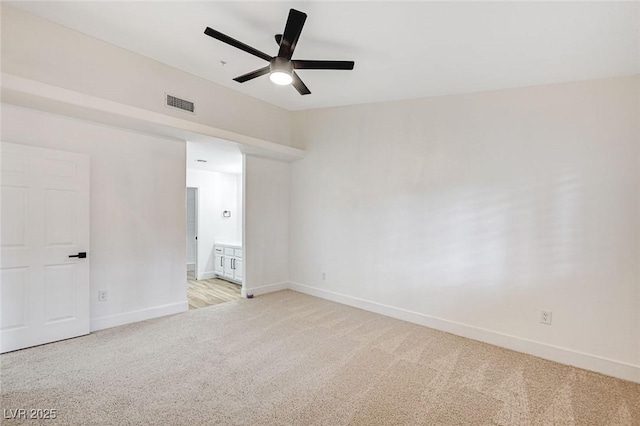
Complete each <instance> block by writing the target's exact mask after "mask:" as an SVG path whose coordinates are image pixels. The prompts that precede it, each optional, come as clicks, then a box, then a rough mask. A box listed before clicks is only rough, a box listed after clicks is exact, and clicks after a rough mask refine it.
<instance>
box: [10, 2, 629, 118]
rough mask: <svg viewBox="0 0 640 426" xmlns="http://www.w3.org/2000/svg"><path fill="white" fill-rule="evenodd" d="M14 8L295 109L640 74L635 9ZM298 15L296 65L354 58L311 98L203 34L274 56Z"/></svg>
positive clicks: (317, 82)
mask: <svg viewBox="0 0 640 426" xmlns="http://www.w3.org/2000/svg"><path fill="white" fill-rule="evenodd" d="M10 4H11V5H13V6H16V7H18V8H20V9H23V10H25V11H27V12H30V13H33V14H36V15H39V16H41V17H44V18H47V19H50V20H52V21H55V22H58V23H60V24H62V25H65V26H67V27H70V28H73V29H75V30H78V31H81V32H83V33H86V34H89V35H92V36H94V37H96V38H99V39H102V40H105V41H107V42H109V43H112V44H114V45H117V46H120V47H123V48H126V49H128V50H131V51H134V52H137V53H139V54H141V55H144V56H148V57H150V58H153V59H156V60H158V61H160V62H163V63H166V64H168V65H171V66H173V67H176V68H179V69H182V70H184V71H187V72H190V73H192V74H195V75H198V76H200V77H203V78H206V79H209V80H211V81H214V82H216V83H219V84H221V85H224V86H227V87H230V88H232V89H235V90H237V91H239V92H242V93H246V94H248V95H250V96H253V97H256V98H259V99H262V100H264V101H266V102H269V103H272V104H275V105H278V106H281V107H283V108H286V109H289V110H300V109H308V108H318V107H329V106H337V105H347V104H357V103H366V102H377V101H386V100H396V99H409V98H420V97H429V96H438V95H447V94H456V93H468V92H476V91H485V90H495V89H504V88H511V87H522V86H531V85H539V84H548V83H556V82H563V81H572V80H584V79H592V78H603V77H611V76H618V75H629V74H635V73H638V72H640V33H639V31H640V30H639V29H640V4H639V3H636V2H627V3H607V2H587V3H575V2H566V3H550V2H549V3H547V2H449V3H443V2H437V3H436V2H397V1H389V2H327V1H321V2H318V1H303V2H271V1H265V2H211V1H209V2H194V1H172V2H153V1H144V2H115V1H107V2H81V1H75V2H56V1H47V2H17V3H15V2H13V3H11V2H10ZM291 7H293V8H296V9H298V10H301V11H303V12H305V13H307V14H308V18H307V22H306V24H305V27H304V30H303V32H302V36H301V38H300V41H299V42H298V46H297V49H296V52H295V54H294V59H336V60H354V61H355V62H356V65H355V70H354V71H314V70H307V71H304V70H303V71H300V72H299V74H300V76H301V78H302V79H303V80H304V81H305V83H306V84H307V86H308V87H309V88H310V89H311V92H312V94H311V95H308V96H300V95H299V94H298V93H297V92H296V91H295V89H293V88H292V87H288V86H287V87H278V86H275V85H274V84H273V83H271V82H270V81H269V79H268V77H266V76H264V77H260V78H258V79H255V80H253V81H250V82H247V83H244V84H240V83H236V82H234V81H233V80H232V79H233V78H234V77H236V76H238V75H241V74H244V73H246V72H249V71H252V70H254V69H257V68H260V67H263V66H264V65H266V62H264V61H262V60H261V59H259V58H256V57H253V56H251V55H249V54H247V53H245V52H242V51H240V50H237V49H234V48H232V47H230V46H227V45H225V44H223V43H221V42H219V41H217V40H214V39H212V38H210V37H207V36H205V35H204V34H203V31H204V29H205V27H206V26H210V27H212V28H214V29H217V30H218V31H221V32H223V33H225V34H227V35H229V36H231V37H234V38H236V39H238V40H240V41H242V42H244V43H246V44H249V45H251V46H253V47H255V48H257V49H259V50H262V51H264V52H266V53H268V54H273V55H275V54H276V53H277V45H276V44H275V41H274V39H273V36H274V34H276V33H281V32H282V30H283V28H284V24H285V21H286V17H287V14H288V10H289V8H291ZM220 61H225V62H227V64H226V65H225V66H224V67H223V66H222V65H221V64H220Z"/></svg>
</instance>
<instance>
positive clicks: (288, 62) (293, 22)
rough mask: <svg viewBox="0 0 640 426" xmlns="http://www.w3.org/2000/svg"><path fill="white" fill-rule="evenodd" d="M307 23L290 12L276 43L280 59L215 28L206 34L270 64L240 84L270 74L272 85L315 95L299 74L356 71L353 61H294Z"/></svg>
mask: <svg viewBox="0 0 640 426" xmlns="http://www.w3.org/2000/svg"><path fill="white" fill-rule="evenodd" d="M306 19H307V15H306V14H305V13H302V12H300V11H298V10H295V9H291V10H289V18H288V19H287V24H286V25H285V27H284V33H283V34H276V36H275V39H276V43H278V45H279V46H280V50H279V51H278V55H276V56H269V55H267V54H266V53H264V52H261V51H259V50H258V49H255V48H253V47H251V46H249V45H246V44H244V43H242V42H241V41H238V40H236V39H234V38H231V37H229V36H228V35H225V34H222V33H221V32H219V31H216V30H214V29H212V28H209V27H207V29H205V30H204V33H205V34H206V35H208V36H210V37H213V38H215V39H216V40H220V41H221V42H223V43H227V44H229V45H231V46H233V47H235V48H238V49H240V50H244V51H245V52H247V53H250V54H252V55H254V56H257V57H258V58H261V59H264V60H265V61H268V62H269V65H267V66H266V67H264V68H260V69H257V70H255V71H251V72H249V73H247V74H244V75H241V76H240V77H236V78H234V80H235V81H237V82H238V83H244V82H245V81H249V80H252V79H254V78H256V77H260V76H261V75H265V74H270V75H269V78H270V79H271V81H272V82H274V83H275V84H279V85H282V86H284V85H287V84H292V85H293V87H295V88H296V90H297V91H298V93H300V94H301V95H308V94H310V93H311V91H310V90H309V88H308V87H307V86H306V85H305V84H304V83H303V82H302V80H301V79H300V77H299V76H298V74H297V73H296V71H295V70H301V69H304V70H352V69H353V65H354V62H353V61H309V60H299V59H291V56H293V51H294V50H295V48H296V44H297V43H298V39H299V38H300V33H301V32H302V27H303V26H304V22H305V21H306Z"/></svg>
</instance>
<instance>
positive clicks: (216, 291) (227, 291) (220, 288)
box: [187, 278, 241, 309]
mask: <svg viewBox="0 0 640 426" xmlns="http://www.w3.org/2000/svg"><path fill="white" fill-rule="evenodd" d="M240 289H241V286H240V285H238V284H234V283H230V282H228V281H224V280H219V279H217V278H211V279H208V280H198V281H196V280H194V279H187V299H188V300H189V309H198V308H204V307H205V306H211V305H217V304H218V303H224V302H231V301H232V300H238V299H240Z"/></svg>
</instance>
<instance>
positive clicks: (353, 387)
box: [0, 291, 640, 425]
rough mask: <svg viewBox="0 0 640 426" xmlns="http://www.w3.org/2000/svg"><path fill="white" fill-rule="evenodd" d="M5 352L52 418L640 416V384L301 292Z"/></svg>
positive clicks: (23, 392)
mask: <svg viewBox="0 0 640 426" xmlns="http://www.w3.org/2000/svg"><path fill="white" fill-rule="evenodd" d="M0 362H1V363H2V366H1V371H2V377H1V379H2V395H3V396H2V407H3V408H4V409H5V410H7V409H17V408H27V409H28V408H43V409H44V408H50V409H56V410H57V414H58V417H57V419H56V420H49V421H46V422H43V424H76V425H92V424H149V425H161V424H162V425H192V424H223V425H231V424H243V425H290V424H291V425H307V424H314V425H315V424H318V425H320V424H321V425H346V424H353V425H378V424H379V425H393V424H430V425H454V424H455V425H492V424H497V425H552V424H556V425H572V424H576V425H632V424H635V425H638V424H640V421H639V419H640V385H638V384H634V383H631V382H625V381H621V380H617V379H613V378H610V377H605V376H602V375H599V374H596V373H591V372H588V371H584V370H579V369H576V368H572V367H567V366H564V365H560V364H557V363H553V362H550V361H545V360H542V359H539V358H535V357H532V356H528V355H523V354H519V353H516V352H512V351H508V350H505V349H500V348H497V347H494V346H491V345H487V344H483V343H479V342H476V341H473V340H469V339H465V338H461V337H456V336H453V335H450V334H446V333H442V332H438V331H434V330H431V329H428V328H424V327H420V326H417V325H413V324H409V323H405V322H402V321H397V320H394V319H390V318H386V317H383V316H380V315H376V314H372V313H368V312H365V311H361V310H358V309H354V308H350V307H347V306H343V305H339V304H335V303H331V302H327V301H324V300H321V299H317V298H313V297H310V296H306V295H303V294H299V293H296V292H293V291H282V292H278V293H273V294H270V295H265V296H261V297H257V298H255V299H249V300H247V299H242V300H238V301H234V302H228V303H224V304H220V305H215V306H211V307H207V308H203V309H198V310H194V311H189V312H186V313H184V314H179V315H175V316H172V317H166V318H160V319H157V320H151V321H146V322H142V323H137V324H132V325H128V326H123V327H118V328H115V329H110V330H104V331H101V332H97V333H94V334H92V335H89V336H86V337H82V338H78V339H72V340H68V341H64V342H58V343H53V344H50V345H45V346H41V347H37V348H32V349H27V350H23V351H18V352H14V353H9V354H5V355H2V356H1V357H0ZM15 423H16V422H13V421H9V420H5V421H4V422H3V424H7V425H9V424H15ZM23 423H25V424H37V423H36V422H31V421H27V422H23Z"/></svg>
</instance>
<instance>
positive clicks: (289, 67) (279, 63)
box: [269, 56, 293, 75]
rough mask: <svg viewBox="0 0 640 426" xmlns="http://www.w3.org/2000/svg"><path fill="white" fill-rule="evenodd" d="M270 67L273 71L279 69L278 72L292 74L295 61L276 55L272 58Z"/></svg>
mask: <svg viewBox="0 0 640 426" xmlns="http://www.w3.org/2000/svg"><path fill="white" fill-rule="evenodd" d="M269 69H270V71H271V72H274V71H278V72H285V73H287V74H289V75H292V74H293V62H291V61H290V60H289V59H286V58H281V57H279V56H276V57H274V58H273V59H271V62H270V64H269Z"/></svg>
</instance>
